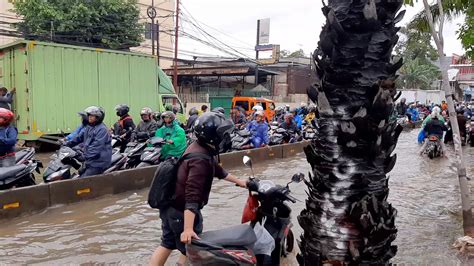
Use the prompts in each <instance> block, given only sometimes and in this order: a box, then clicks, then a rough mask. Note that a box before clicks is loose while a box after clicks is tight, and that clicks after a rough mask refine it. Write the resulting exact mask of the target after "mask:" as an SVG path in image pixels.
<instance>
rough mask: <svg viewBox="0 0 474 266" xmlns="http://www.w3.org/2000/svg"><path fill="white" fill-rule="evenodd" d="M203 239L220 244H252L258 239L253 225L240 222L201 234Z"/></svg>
mask: <svg viewBox="0 0 474 266" xmlns="http://www.w3.org/2000/svg"><path fill="white" fill-rule="evenodd" d="M199 237H200V238H201V240H202V241H205V242H208V243H212V244H215V245H218V246H251V245H253V244H254V243H255V241H257V237H256V235H255V232H254V231H253V229H252V227H251V226H250V225H247V224H240V225H236V226H232V227H228V228H225V229H221V230H215V231H207V232H204V233H202V234H201V235H200V236H199Z"/></svg>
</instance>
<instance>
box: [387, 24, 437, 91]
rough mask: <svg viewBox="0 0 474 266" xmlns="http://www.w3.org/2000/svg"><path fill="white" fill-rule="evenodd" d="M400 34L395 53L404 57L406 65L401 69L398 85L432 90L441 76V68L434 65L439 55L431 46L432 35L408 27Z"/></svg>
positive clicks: (406, 87)
mask: <svg viewBox="0 0 474 266" xmlns="http://www.w3.org/2000/svg"><path fill="white" fill-rule="evenodd" d="M400 34H401V38H400V41H399V42H398V44H397V46H395V48H394V51H395V54H396V56H397V57H403V59H404V61H405V64H404V65H403V66H402V68H401V69H400V72H399V74H400V78H399V79H398V80H397V84H398V85H399V86H400V87H402V88H405V89H423V90H427V89H430V85H431V84H432V83H433V82H434V81H436V80H438V79H439V78H440V75H441V71H440V69H439V67H437V66H436V65H434V64H433V63H432V62H433V61H435V60H438V53H437V51H436V49H435V48H434V47H433V45H431V34H430V33H428V32H424V31H419V30H415V29H411V28H406V27H404V28H402V29H401V30H400Z"/></svg>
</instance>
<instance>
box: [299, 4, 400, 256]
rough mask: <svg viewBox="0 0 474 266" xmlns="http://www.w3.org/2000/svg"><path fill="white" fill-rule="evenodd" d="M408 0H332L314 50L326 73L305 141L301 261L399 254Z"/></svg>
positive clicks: (315, 90) (314, 93) (316, 90)
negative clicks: (392, 181) (391, 181)
mask: <svg viewBox="0 0 474 266" xmlns="http://www.w3.org/2000/svg"><path fill="white" fill-rule="evenodd" d="M402 5H403V1H402V0H391V1H375V0H360V1H347V0H329V1H328V4H327V6H324V7H323V13H324V15H325V16H326V18H327V20H326V24H325V25H324V27H323V29H322V31H321V34H320V38H319V43H318V49H316V51H315V53H314V60H315V66H316V67H315V71H316V73H317V75H318V77H319V79H318V81H317V82H315V83H314V85H313V87H311V88H309V89H308V96H309V98H310V99H311V100H312V101H314V102H317V105H318V110H319V113H320V118H319V119H318V124H319V130H318V132H317V137H316V138H315V140H313V141H312V143H311V145H309V146H307V147H305V149H304V150H305V153H306V157H307V160H308V162H309V163H310V164H311V168H312V170H313V174H314V175H313V176H310V177H309V180H307V182H306V184H307V186H308V193H307V194H308V198H307V199H306V202H305V203H306V205H305V209H304V210H303V211H302V212H301V213H300V215H299V217H298V221H299V223H300V225H301V227H302V228H303V230H304V233H303V236H302V238H301V243H300V249H301V255H300V256H299V257H298V261H299V263H300V265H323V264H330V265H387V264H388V261H389V260H390V258H391V257H393V256H394V255H395V253H396V247H395V246H392V241H393V240H394V239H395V237H396V233H397V228H396V226H395V216H396V210H395V209H394V208H393V207H392V206H391V205H390V204H389V203H388V202H387V197H388V191H389V188H388V177H387V173H388V172H390V171H391V170H392V168H393V166H394V164H395V161H396V156H395V155H393V154H392V153H393V151H394V149H395V146H396V143H397V140H398V136H399V134H400V133H401V130H402V129H401V127H400V126H397V123H396V121H394V120H393V119H391V118H390V116H391V113H392V112H393V109H394V101H395V98H396V97H397V96H396V95H397V92H396V88H395V83H394V81H395V79H396V72H397V70H398V69H399V68H400V67H401V65H402V62H401V61H395V62H393V61H392V49H393V47H394V46H395V44H396V42H397V40H398V38H397V31H398V28H397V27H396V26H395V24H396V23H397V22H398V21H400V20H401V19H402V18H403V14H404V12H402V13H399V12H398V11H399V9H400V8H401V6H402Z"/></svg>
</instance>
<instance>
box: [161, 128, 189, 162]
mask: <svg viewBox="0 0 474 266" xmlns="http://www.w3.org/2000/svg"><path fill="white" fill-rule="evenodd" d="M155 136H156V137H160V138H163V139H165V140H172V141H173V144H169V143H166V144H165V145H163V147H162V148H161V158H162V159H166V158H169V157H180V156H181V155H182V154H183V152H184V150H186V146H187V145H186V133H185V132H184V129H182V128H181V127H180V126H179V124H178V122H177V121H176V120H175V121H173V125H172V126H170V127H167V126H166V125H164V126H162V127H161V128H159V129H158V130H157V131H156V133H155Z"/></svg>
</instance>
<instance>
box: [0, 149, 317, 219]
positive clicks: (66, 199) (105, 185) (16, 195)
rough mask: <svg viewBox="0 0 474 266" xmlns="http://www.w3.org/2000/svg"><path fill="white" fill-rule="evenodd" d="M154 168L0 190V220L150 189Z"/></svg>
mask: <svg viewBox="0 0 474 266" xmlns="http://www.w3.org/2000/svg"><path fill="white" fill-rule="evenodd" d="M308 144H309V142H298V143H292V144H285V145H278V146H268V147H264V148H259V149H251V150H244V151H237V152H230V153H225V154H222V155H220V160H221V164H222V166H223V167H225V168H227V169H230V168H235V167H239V166H242V157H243V156H245V155H247V156H250V157H252V159H253V161H254V163H256V164H258V163H260V162H263V161H267V160H272V159H281V158H287V157H291V156H295V155H296V154H298V153H301V152H302V151H303V147H305V146H306V145H308ZM156 168H157V166H150V167H146V168H139V169H130V170H124V171H119V172H113V173H109V174H105V175H99V176H91V177H85V178H78V179H71V180H64V181H58V182H53V183H48V184H40V185H36V186H30V187H24V188H16V189H11V190H5V191H0V220H3V219H11V218H15V217H18V216H21V215H25V214H31V213H35V212H39V211H42V210H44V209H46V208H48V207H50V206H54V205H58V204H69V203H75V202H80V201H84V200H89V199H94V198H97V197H101V196H104V195H110V194H118V193H122V192H126V191H131V190H138V189H143V188H147V187H149V186H150V184H151V181H152V180H153V175H154V173H155V171H156Z"/></svg>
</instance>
